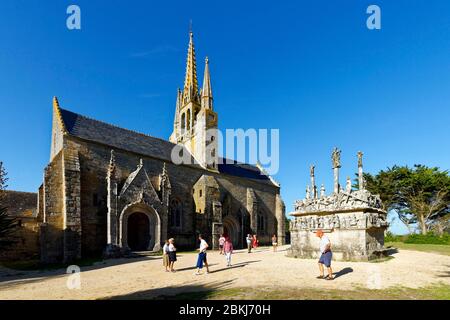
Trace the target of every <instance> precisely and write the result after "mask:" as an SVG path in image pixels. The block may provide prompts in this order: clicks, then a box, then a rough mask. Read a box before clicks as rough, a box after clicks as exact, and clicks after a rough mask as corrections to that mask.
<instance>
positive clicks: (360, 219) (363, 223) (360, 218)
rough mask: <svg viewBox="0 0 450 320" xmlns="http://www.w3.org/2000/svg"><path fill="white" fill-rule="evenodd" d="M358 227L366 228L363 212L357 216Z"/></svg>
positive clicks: (365, 216)
mask: <svg viewBox="0 0 450 320" xmlns="http://www.w3.org/2000/svg"><path fill="white" fill-rule="evenodd" d="M358 228H367V215H366V214H363V215H362V216H360V217H359V218H358Z"/></svg>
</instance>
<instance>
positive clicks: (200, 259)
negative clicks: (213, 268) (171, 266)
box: [195, 234, 209, 275]
mask: <svg viewBox="0 0 450 320" xmlns="http://www.w3.org/2000/svg"><path fill="white" fill-rule="evenodd" d="M198 240H200V248H199V249H198V250H199V253H198V259H197V272H196V273H195V274H196V275H199V274H200V270H201V269H202V268H203V263H205V266H206V274H208V273H209V266H208V261H207V260H206V249H208V244H207V243H206V241H205V240H204V239H203V236H202V235H201V234H199V235H198Z"/></svg>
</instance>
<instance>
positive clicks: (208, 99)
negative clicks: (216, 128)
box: [202, 57, 213, 110]
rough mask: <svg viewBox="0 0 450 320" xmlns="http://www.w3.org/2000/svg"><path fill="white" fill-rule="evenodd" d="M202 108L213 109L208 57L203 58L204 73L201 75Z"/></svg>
mask: <svg viewBox="0 0 450 320" xmlns="http://www.w3.org/2000/svg"><path fill="white" fill-rule="evenodd" d="M202 108H206V109H211V110H212V109H213V95H212V89H211V75H210V73H209V59H208V57H206V59H205V74H204V76H203V88H202Z"/></svg>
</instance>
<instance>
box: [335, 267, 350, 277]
mask: <svg viewBox="0 0 450 320" xmlns="http://www.w3.org/2000/svg"><path fill="white" fill-rule="evenodd" d="M351 272H353V268H349V267H347V268H344V269H342V270H340V271H338V272H334V273H333V275H334V278H335V279H336V278H339V277H342V276H343V275H346V274H347V273H351Z"/></svg>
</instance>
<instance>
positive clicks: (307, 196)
mask: <svg viewBox="0 0 450 320" xmlns="http://www.w3.org/2000/svg"><path fill="white" fill-rule="evenodd" d="M306 199H307V200H309V199H311V191H310V190H309V186H307V187H306Z"/></svg>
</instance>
